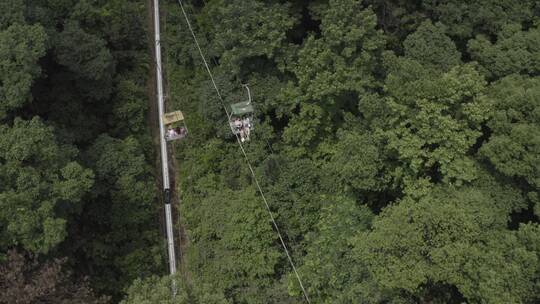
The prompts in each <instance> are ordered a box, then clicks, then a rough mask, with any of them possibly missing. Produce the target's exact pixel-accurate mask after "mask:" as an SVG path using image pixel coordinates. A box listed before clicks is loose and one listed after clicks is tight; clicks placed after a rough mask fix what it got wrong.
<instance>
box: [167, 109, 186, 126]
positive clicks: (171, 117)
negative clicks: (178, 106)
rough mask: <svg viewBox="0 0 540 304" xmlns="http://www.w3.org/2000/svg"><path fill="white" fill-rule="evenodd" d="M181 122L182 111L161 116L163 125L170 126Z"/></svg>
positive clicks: (182, 118) (182, 117)
mask: <svg viewBox="0 0 540 304" xmlns="http://www.w3.org/2000/svg"><path fill="white" fill-rule="evenodd" d="M182 120H184V114H182V111H174V112H169V113H165V114H164V115H163V123H164V124H165V125H170V124H173V123H175V122H179V121H182Z"/></svg>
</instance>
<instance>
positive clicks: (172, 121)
mask: <svg viewBox="0 0 540 304" xmlns="http://www.w3.org/2000/svg"><path fill="white" fill-rule="evenodd" d="M163 124H164V125H165V127H166V128H167V130H166V132H165V140H167V141H173V140H178V139H183V138H185V137H186V136H187V128H186V124H185V122H184V114H182V112H181V111H174V112H169V113H165V114H164V115H163Z"/></svg>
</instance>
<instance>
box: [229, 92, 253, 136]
mask: <svg viewBox="0 0 540 304" xmlns="http://www.w3.org/2000/svg"><path fill="white" fill-rule="evenodd" d="M243 86H244V87H245V88H246V90H247V94H248V100H247V101H242V102H237V103H233V104H232V105H231V114H230V116H229V124H230V125H231V130H232V131H233V133H234V134H235V135H240V140H241V141H242V142H245V141H249V135H250V133H251V131H253V106H252V105H251V92H250V90H249V87H248V86H247V85H246V84H244V85H243Z"/></svg>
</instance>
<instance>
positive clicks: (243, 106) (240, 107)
mask: <svg viewBox="0 0 540 304" xmlns="http://www.w3.org/2000/svg"><path fill="white" fill-rule="evenodd" d="M231 111H232V115H234V116H242V115H246V114H251V113H253V106H252V105H251V102H250V101H242V102H237V103H233V104H232V105H231Z"/></svg>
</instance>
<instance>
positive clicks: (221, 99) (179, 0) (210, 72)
mask: <svg viewBox="0 0 540 304" xmlns="http://www.w3.org/2000/svg"><path fill="white" fill-rule="evenodd" d="M178 4H180V8H181V9H182V14H183V15H184V18H185V19H186V23H187V25H188V28H189V31H190V32H191V36H193V41H194V42H195V45H196V46H197V49H198V51H199V54H200V56H201V59H202V61H203V63H204V66H205V68H206V71H207V72H208V75H209V76H210V80H211V81H212V84H213V86H214V89H215V91H216V93H217V96H218V98H219V101H220V102H221V106H222V107H223V109H224V110H225V114H227V120H228V119H229V117H231V116H230V114H229V110H228V109H227V105H226V104H225V101H224V100H223V97H222V96H221V93H220V92H219V89H218V87H217V85H216V82H215V80H214V75H213V74H212V71H211V70H210V67H209V66H208V62H207V61H206V58H205V57H204V54H203V52H202V50H201V47H200V45H199V41H198V40H197V37H196V35H195V32H194V31H193V28H192V27H191V22H190V21H189V18H188V16H187V14H186V11H185V10H184V5H183V4H182V0H178ZM229 127H230V129H231V132H232V133H233V134H234V135H235V136H236V141H237V143H238V145H239V146H240V150H241V151H242V154H243V155H244V159H245V161H246V164H247V166H248V167H249V171H250V172H251V175H252V176H253V180H254V181H255V185H256V186H257V189H258V190H259V193H260V194H261V197H262V200H263V202H264V205H265V206H266V210H267V211H268V214H269V216H270V220H271V221H272V224H273V226H274V229H275V230H276V232H277V235H278V237H279V240H280V242H281V246H282V247H283V250H284V251H285V254H286V255H287V259H288V260H289V264H290V265H291V267H292V269H293V271H294V274H295V276H296V279H297V280H298V283H299V284H300V288H301V289H302V293H303V294H304V298H305V299H306V302H307V303H309V304H311V301H310V300H309V296H308V294H307V291H306V289H305V288H304V284H303V283H302V279H301V278H300V274H299V273H298V271H297V269H296V266H295V264H294V262H293V259H292V257H291V255H290V254H289V250H288V249H287V245H286V244H285V241H284V240H283V236H282V235H281V231H280V230H279V226H278V225H277V222H276V220H275V218H274V215H273V214H272V211H271V210H270V205H269V204H268V201H267V200H266V197H265V195H264V192H263V190H262V188H261V186H260V184H259V180H258V179H257V176H256V175H255V171H254V170H253V167H252V165H251V162H250V160H249V158H248V156H247V153H246V150H245V149H244V145H242V141H241V140H240V137H239V136H238V134H235V132H234V130H233V127H232V126H231V124H229Z"/></svg>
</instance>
